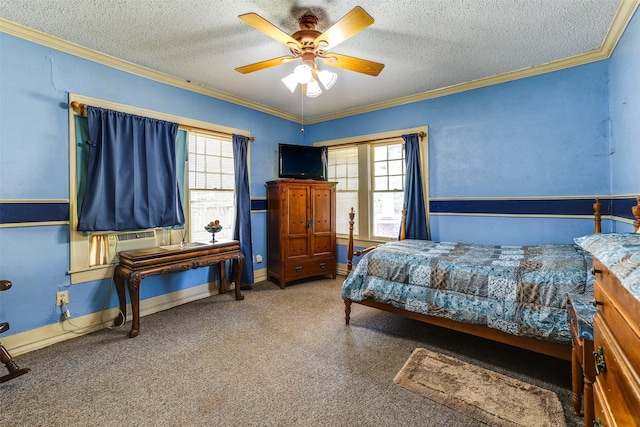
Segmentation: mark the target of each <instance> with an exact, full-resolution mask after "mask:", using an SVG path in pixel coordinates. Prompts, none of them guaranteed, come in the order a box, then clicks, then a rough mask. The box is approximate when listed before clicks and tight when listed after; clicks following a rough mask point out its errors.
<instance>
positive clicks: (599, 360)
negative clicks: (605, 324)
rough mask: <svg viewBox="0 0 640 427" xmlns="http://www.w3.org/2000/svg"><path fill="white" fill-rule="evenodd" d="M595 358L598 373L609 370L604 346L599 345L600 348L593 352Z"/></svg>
mask: <svg viewBox="0 0 640 427" xmlns="http://www.w3.org/2000/svg"><path fill="white" fill-rule="evenodd" d="M593 359H594V362H595V365H596V375H600V374H602V373H604V372H607V364H606V363H605V361H604V350H603V349H602V346H600V347H598V350H597V351H594V352H593Z"/></svg>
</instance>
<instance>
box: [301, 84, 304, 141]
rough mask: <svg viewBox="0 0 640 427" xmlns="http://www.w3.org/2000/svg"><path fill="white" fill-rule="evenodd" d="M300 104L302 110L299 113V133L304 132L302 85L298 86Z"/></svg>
mask: <svg viewBox="0 0 640 427" xmlns="http://www.w3.org/2000/svg"><path fill="white" fill-rule="evenodd" d="M300 106H301V107H300V108H301V110H302V112H301V114H300V125H301V126H302V127H301V128H300V133H304V90H303V89H302V86H300Z"/></svg>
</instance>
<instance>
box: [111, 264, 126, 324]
mask: <svg viewBox="0 0 640 427" xmlns="http://www.w3.org/2000/svg"><path fill="white" fill-rule="evenodd" d="M113 282H114V283H115V284H116V292H117V293H118V303H119V305H120V313H118V317H116V319H115V320H114V321H113V325H114V326H122V325H124V323H125V322H126V321H127V296H126V294H125V290H124V276H123V272H122V269H121V268H120V266H117V267H116V268H115V270H114V272H113Z"/></svg>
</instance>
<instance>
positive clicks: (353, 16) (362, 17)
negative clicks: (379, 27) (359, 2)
mask: <svg viewBox="0 0 640 427" xmlns="http://www.w3.org/2000/svg"><path fill="white" fill-rule="evenodd" d="M371 24H373V18H372V17H371V15H369V14H368V13H367V12H365V11H364V9H363V8H361V7H360V6H356V7H354V8H353V9H352V10H351V12H349V13H347V14H346V15H345V16H343V17H342V18H340V20H339V21H338V22H336V23H335V24H333V25H332V26H331V27H330V28H329V29H328V30H326V31H325V32H324V33H322V34H320V35H319V36H318V37H316V39H315V40H314V41H313V44H314V45H315V47H318V45H320V43H322V46H321V47H320V48H321V49H322V50H329V49H331V48H333V47H335V46H336V45H338V44H339V43H342V42H343V41H345V40H347V39H348V38H349V37H351V36H353V35H354V34H357V33H359V32H360V31H362V30H364V29H365V28H367V27H368V26H369V25H371ZM325 43H326V46H325Z"/></svg>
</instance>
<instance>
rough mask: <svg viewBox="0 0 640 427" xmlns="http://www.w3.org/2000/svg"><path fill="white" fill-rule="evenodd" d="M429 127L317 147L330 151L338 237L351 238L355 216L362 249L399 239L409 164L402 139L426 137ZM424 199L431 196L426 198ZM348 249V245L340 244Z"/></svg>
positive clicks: (424, 145) (425, 182)
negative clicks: (415, 135)
mask: <svg viewBox="0 0 640 427" xmlns="http://www.w3.org/2000/svg"><path fill="white" fill-rule="evenodd" d="M427 130H428V129H427V128H426V127H419V128H411V129H404V130H397V131H390V132H383V133H379V134H372V135H362V136H358V137H349V138H343V139H339V140H333V141H319V142H317V143H315V145H326V146H328V147H329V174H328V178H329V180H330V181H336V182H337V183H338V184H337V186H336V231H337V233H338V235H339V236H338V237H339V239H341V238H342V239H344V237H346V235H347V234H348V233H349V215H348V214H349V212H350V210H351V207H353V208H354V209H355V211H356V217H355V223H354V236H355V237H356V239H357V240H359V241H361V246H369V245H370V244H373V243H368V241H369V242H375V241H381V240H394V239H397V238H398V234H399V230H400V223H401V221H402V208H403V204H404V184H405V174H406V164H405V158H404V140H403V139H402V136H401V135H405V134H410V133H419V132H425V134H426V132H427ZM427 142H428V141H427V138H426V137H424V138H423V140H422V143H421V147H422V152H423V167H422V171H423V177H422V179H423V186H424V188H425V189H427V190H428V188H429V187H428V163H427V154H428V145H427ZM425 196H428V195H427V194H425ZM341 243H344V240H343V241H342V242H341Z"/></svg>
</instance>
